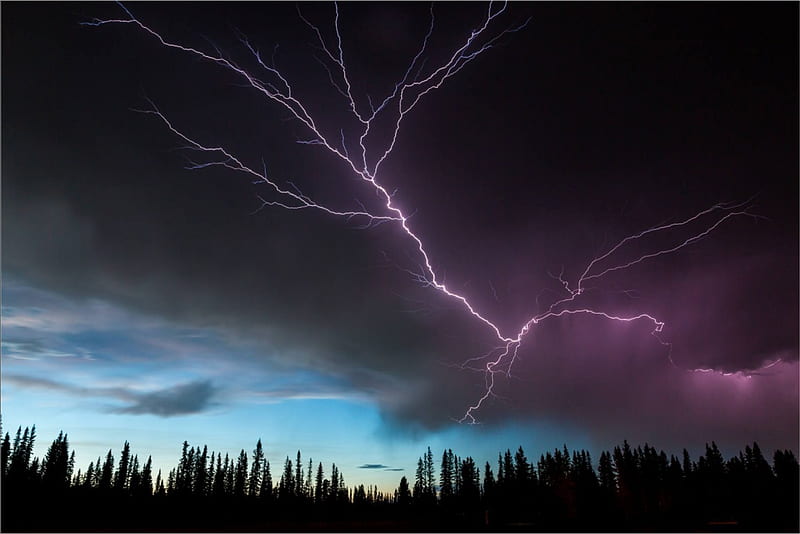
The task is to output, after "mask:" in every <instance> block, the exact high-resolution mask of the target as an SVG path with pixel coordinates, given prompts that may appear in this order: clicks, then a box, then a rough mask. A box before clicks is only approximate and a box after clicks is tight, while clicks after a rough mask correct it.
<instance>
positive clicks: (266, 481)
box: [259, 461, 274, 499]
mask: <svg viewBox="0 0 800 534" xmlns="http://www.w3.org/2000/svg"><path fill="white" fill-rule="evenodd" d="M273 493H274V490H273V487H272V472H271V471H270V467H269V461H267V462H266V464H265V465H264V474H263V476H262V477H261V491H260V492H259V494H260V496H261V497H262V498H266V499H271V498H272V496H273Z"/></svg>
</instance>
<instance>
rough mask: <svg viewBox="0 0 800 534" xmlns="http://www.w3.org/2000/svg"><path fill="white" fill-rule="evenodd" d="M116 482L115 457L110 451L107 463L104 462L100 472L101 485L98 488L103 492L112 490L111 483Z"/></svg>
mask: <svg viewBox="0 0 800 534" xmlns="http://www.w3.org/2000/svg"><path fill="white" fill-rule="evenodd" d="M113 480H114V455H112V454H111V449H109V450H108V454H107V455H106V461H105V462H103V468H102V470H101V471H100V483H99V484H98V487H99V488H100V489H101V490H102V491H108V490H110V489H111V483H112V482H113Z"/></svg>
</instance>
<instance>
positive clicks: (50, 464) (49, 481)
mask: <svg viewBox="0 0 800 534" xmlns="http://www.w3.org/2000/svg"><path fill="white" fill-rule="evenodd" d="M42 471H43V473H42V482H43V483H44V484H45V486H47V487H48V488H49V489H51V490H54V489H66V488H68V487H69V483H70V479H71V473H70V469H69V445H68V441H67V436H66V435H65V434H64V433H63V432H59V433H58V437H57V438H56V439H55V441H53V443H52V444H51V445H50V448H49V449H47V454H46V455H45V460H44V463H43V465H42Z"/></svg>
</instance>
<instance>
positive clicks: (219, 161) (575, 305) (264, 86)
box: [82, 2, 755, 424]
mask: <svg viewBox="0 0 800 534" xmlns="http://www.w3.org/2000/svg"><path fill="white" fill-rule="evenodd" d="M118 5H119V6H120V7H121V9H122V10H123V11H124V13H125V16H126V18H118V19H94V20H92V21H89V22H84V23H82V24H83V25H85V26H95V27H97V26H105V25H118V24H124V25H130V26H134V27H137V28H138V29H140V30H142V31H143V32H145V33H146V34H147V35H149V36H150V37H152V38H154V39H156V40H157V41H158V42H159V43H160V44H161V45H162V46H164V47H166V48H169V49H173V50H176V51H179V52H181V53H185V54H189V55H191V56H194V57H197V58H200V59H202V60H205V61H208V62H210V63H214V64H216V65H218V66H219V67H222V68H224V69H226V70H228V71H230V72H232V73H234V74H235V75H237V76H238V77H240V78H241V79H242V81H243V82H244V84H245V85H246V86H247V87H250V88H252V89H254V90H255V91H258V92H259V93H261V94H262V95H263V96H264V97H265V98H267V99H268V100H270V101H272V102H273V103H274V104H276V105H278V106H280V107H282V108H283V109H285V110H286V111H288V112H289V113H290V114H291V116H293V117H294V118H295V119H296V120H298V121H299V122H300V123H301V124H303V126H305V128H306V130H307V131H308V135H309V137H308V138H307V139H302V140H298V141H297V142H298V143H300V144H306V145H316V146H320V147H322V148H324V149H325V150H327V151H328V152H330V153H331V154H333V155H334V156H336V157H337V158H339V159H340V160H341V161H342V162H343V163H344V164H345V165H346V166H347V167H349V168H350V170H351V171H352V172H353V173H354V174H355V175H356V176H357V177H358V178H359V179H360V180H362V181H363V182H365V183H366V184H367V185H368V186H369V187H371V188H372V189H373V190H374V192H375V193H376V194H377V196H378V198H379V199H380V204H381V206H380V211H379V212H373V211H370V210H368V209H367V208H366V207H364V206H363V205H359V209H356V210H346V209H338V208H333V207H330V206H327V205H325V204H323V203H320V202H318V201H316V200H314V199H312V198H311V197H309V196H307V195H305V194H303V193H302V192H301V191H300V190H299V189H297V188H296V187H295V186H294V185H293V184H289V187H286V186H282V185H280V184H279V183H278V182H276V181H275V180H273V179H272V178H271V177H270V176H269V175H268V173H267V169H266V165H265V164H264V163H263V162H262V165H261V168H260V169H256V168H253V167H252V166H248V165H247V164H245V163H244V162H243V161H242V160H241V159H240V158H238V157H237V156H235V155H234V153H233V151H232V150H230V149H229V148H227V147H224V146H213V145H208V144H205V143H203V142H201V141H199V140H197V139H194V138H192V137H190V136H189V135H188V134H186V133H184V132H183V131H181V130H180V129H179V128H178V127H176V126H175V125H173V123H172V122H171V121H170V120H169V119H168V118H167V117H166V116H165V115H164V114H163V113H162V112H161V111H160V110H159V109H158V108H157V107H156V105H155V104H154V103H153V102H152V101H150V100H149V99H148V102H149V104H150V108H149V109H144V110H135V111H139V112H141V113H145V114H149V115H153V116H155V117H156V118H157V119H159V120H160V121H161V122H162V123H163V124H164V125H165V126H166V128H167V129H168V130H169V131H170V132H172V133H173V134H174V135H175V136H176V137H177V138H179V139H181V140H182V141H183V142H184V143H185V145H184V146H183V147H182V148H184V149H187V150H188V151H190V152H193V153H195V154H199V155H202V156H203V157H205V158H207V160H206V161H204V162H196V161H194V160H192V159H189V164H188V166H187V168H189V169H202V168H206V167H210V166H221V167H225V168H227V169H230V170H232V171H236V172H240V173H243V174H245V175H248V176H249V177H250V178H251V179H252V180H253V181H254V183H259V184H263V185H266V186H267V187H268V188H270V189H271V191H272V194H273V195H274V198H275V199H274V200H267V199H265V198H263V197H262V196H259V197H258V198H259V199H260V201H261V206H260V207H259V210H260V209H262V208H265V207H280V208H284V209H288V210H304V209H311V210H319V211H323V212H325V213H327V214H328V215H333V216H337V217H342V218H345V219H347V220H350V219H358V220H361V221H363V223H364V224H363V226H364V227H371V226H375V225H377V224H382V223H392V224H396V225H398V226H399V227H400V228H402V230H403V232H404V233H405V235H406V236H407V237H408V238H409V239H410V240H411V241H412V242H413V243H414V245H415V248H416V252H417V253H418V254H419V257H420V259H421V262H420V271H419V272H411V271H407V272H409V273H410V274H411V275H412V277H413V278H414V279H415V280H417V281H418V282H420V283H422V284H424V285H425V286H428V287H430V288H432V289H433V290H435V291H438V292H439V293H441V294H443V295H445V296H446V297H448V298H450V299H452V300H454V301H456V302H458V303H459V304H460V305H461V306H462V308H463V309H464V311H465V312H466V313H467V314H469V315H470V316H472V318H473V319H474V320H476V321H477V322H478V323H480V324H482V325H483V326H484V327H485V328H486V329H487V330H488V331H489V332H491V333H492V334H493V335H494V336H495V338H496V340H497V342H498V343H499V345H498V347H496V348H495V349H493V350H492V351H490V352H489V353H488V354H486V355H484V356H480V357H477V358H471V359H469V360H467V361H466V362H464V363H463V364H462V365H461V366H459V367H460V368H462V369H470V370H476V371H480V372H482V373H483V374H484V378H485V388H484V393H483V395H482V396H481V397H480V398H478V400H477V401H476V402H475V403H474V404H473V405H471V406H469V407H468V408H467V409H466V412H465V413H464V415H463V416H462V417H461V418H459V419H457V421H458V422H460V423H470V424H475V423H477V422H478V420H477V419H476V417H475V413H476V412H477V411H478V410H480V408H481V407H482V406H483V404H484V402H486V400H487V399H489V398H490V397H493V396H497V395H496V393H495V392H494V387H495V377H496V375H497V374H498V373H502V374H503V375H505V376H511V370H512V368H513V366H514V363H515V362H516V360H517V358H518V351H519V348H520V346H521V345H522V342H523V341H524V339H525V337H526V336H527V335H528V334H529V333H530V332H531V330H532V329H533V328H534V327H535V326H536V325H538V324H539V323H541V322H543V321H545V320H548V319H554V318H559V317H563V316H565V315H578V314H580V315H592V316H598V317H602V318H604V319H607V320H609V321H616V322H624V323H630V322H639V321H644V322H648V323H650V324H651V325H652V328H653V329H652V334H653V335H654V336H655V337H656V338H657V339H658V340H659V342H660V343H661V344H662V345H664V346H665V347H667V353H668V357H669V360H670V361H671V362H672V357H671V344H670V343H668V342H666V341H664V340H662V339H661V338H660V337H659V334H660V333H661V332H662V331H663V329H664V322H663V321H661V320H659V319H657V318H656V317H654V316H653V315H650V314H648V313H640V314H637V315H630V316H620V315H615V314H612V313H609V312H607V311H603V310H599V309H594V308H592V307H587V306H585V305H580V302H579V299H580V297H581V296H582V295H584V294H585V293H586V292H587V291H588V290H589V289H591V288H588V287H587V286H586V283H587V282H589V281H597V280H599V279H601V278H603V277H604V276H605V275H607V274H609V273H611V272H615V271H623V270H625V269H628V268H630V267H633V266H634V265H637V264H639V263H641V262H644V261H646V260H649V259H652V258H654V257H657V256H663V255H667V254H672V253H675V252H677V251H679V250H681V249H683V248H685V247H688V246H690V245H692V244H693V243H696V242H697V241H698V240H700V239H703V238H704V237H706V236H707V235H708V234H710V233H711V232H713V231H714V230H716V229H717V228H718V227H719V226H720V225H722V224H723V223H725V222H726V221H728V220H729V219H731V218H734V217H741V216H749V217H755V215H753V214H752V213H749V212H748V211H747V203H740V204H724V203H720V204H716V205H714V206H712V207H710V208H708V209H706V210H704V211H701V212H699V213H697V214H695V215H693V216H692V217H689V218H687V219H684V220H681V221H678V222H673V223H668V224H661V225H658V226H654V227H651V228H648V229H646V230H644V231H641V232H639V233H637V234H634V235H630V236H628V237H625V238H624V239H622V240H620V241H619V242H618V243H616V244H615V245H614V246H612V247H610V248H609V249H608V250H606V251H605V252H604V253H602V254H600V255H598V256H597V257H595V258H593V259H592V260H591V261H590V262H589V263H588V264H587V265H586V267H585V269H584V271H583V272H582V274H581V275H580V276H579V277H578V279H577V280H576V281H575V282H574V283H570V281H568V280H566V279H565V278H564V277H563V271H562V273H561V274H559V276H558V277H554V278H556V279H557V280H558V282H559V284H560V286H561V288H562V291H563V293H562V294H561V296H560V298H558V299H557V300H555V302H553V303H552V304H550V305H549V306H548V307H547V308H546V309H545V310H544V311H543V312H541V313H539V314H537V315H534V316H532V317H530V318H528V319H527V320H526V321H525V322H524V323H523V324H522V326H521V327H520V328H519V329H518V330H517V331H516V332H514V333H512V334H505V333H503V332H502V331H501V329H500V328H499V327H498V325H497V324H496V323H495V322H493V321H492V320H491V319H490V318H488V317H487V316H486V315H485V314H484V313H482V312H480V311H478V310H477V309H476V308H475V306H473V304H472V303H471V302H470V301H469V300H468V299H467V298H466V297H465V296H464V295H462V294H461V293H459V292H457V291H454V290H452V289H450V288H449V287H448V286H447V285H446V284H445V282H444V280H443V279H442V278H441V277H440V276H439V275H438V274H437V273H436V271H435V269H434V268H433V266H432V264H431V259H430V258H431V256H430V254H429V252H428V250H427V249H426V248H425V245H424V243H423V239H422V238H421V237H420V235H419V234H417V233H416V232H415V231H414V230H413V229H412V227H411V225H410V223H409V217H410V215H407V214H405V213H404V212H403V211H402V210H401V209H400V208H399V207H397V206H396V205H395V204H394V201H393V199H394V192H392V193H390V192H389V191H388V190H387V189H386V187H384V186H383V185H382V184H381V183H380V181H379V180H378V176H379V170H380V168H381V165H382V164H383V163H384V162H385V161H386V159H387V158H388V157H389V156H390V155H391V153H392V151H393V150H394V147H395V144H396V142H397V138H398V135H399V133H400V129H401V125H402V122H403V120H404V119H405V117H406V115H407V114H408V113H410V112H411V110H413V109H414V107H416V105H417V104H418V103H419V101H420V100H421V99H422V98H423V97H425V96H426V95H428V94H430V93H431V92H433V91H435V90H437V89H439V88H440V87H441V86H442V85H443V84H444V83H445V82H446V81H447V80H449V79H450V78H452V77H453V76H455V75H456V74H457V73H458V72H460V71H461V69H463V68H464V67H465V66H466V65H467V64H469V63H470V62H471V61H473V60H474V59H475V58H477V57H478V56H480V55H482V54H484V53H485V52H487V51H488V50H490V49H491V48H493V47H494V46H495V45H496V43H497V42H498V41H499V40H500V39H501V38H502V37H504V36H506V35H509V34H513V33H515V32H518V31H520V30H522V29H524V28H525V27H527V25H528V24H529V23H530V19H528V20H526V21H525V22H523V23H522V24H520V25H518V26H511V27H506V28H505V29H502V30H499V31H497V30H493V29H490V27H493V26H495V25H496V24H495V21H496V20H497V19H498V17H500V16H501V15H502V14H503V13H505V12H506V8H507V2H490V3H489V5H488V8H487V10H486V13H485V15H484V16H483V18H482V20H481V22H480V24H478V25H477V27H475V28H474V29H473V30H472V31H471V32H470V33H469V35H468V36H467V37H466V39H465V40H464V41H463V42H462V43H461V45H460V46H458V47H456V48H455V49H454V50H453V52H452V53H451V54H450V55H449V56H447V58H446V59H445V60H444V61H443V62H442V63H441V64H440V65H438V66H436V67H427V65H426V63H427V61H426V58H425V54H426V52H427V48H428V42H429V40H430V37H431V35H432V33H433V31H434V22H435V17H434V12H433V6H431V8H430V25H429V27H428V30H427V33H426V35H425V37H424V39H423V41H422V44H421V46H420V48H419V50H418V52H417V53H416V55H414V57H413V58H412V59H411V61H410V63H409V65H408V68H407V69H406V71H405V73H404V75H403V77H402V78H401V79H400V81H399V82H397V83H396V84H395V85H394V88H393V90H392V91H391V92H390V93H389V94H388V95H387V96H386V97H385V98H384V99H383V100H381V101H379V103H378V104H377V106H376V105H375V102H373V100H372V98H370V97H369V96H368V97H367V105H368V106H367V107H366V108H365V106H363V105H359V104H358V102H357V101H356V99H355V97H354V96H353V87H352V84H351V81H350V80H351V77H350V75H349V74H348V70H347V66H346V62H345V57H344V51H343V47H342V36H341V32H340V27H339V17H340V13H339V6H338V4H334V8H335V16H334V20H333V29H334V33H335V37H336V39H335V41H336V42H335V45H333V46H331V45H330V44H329V43H328V42H326V39H325V37H324V36H323V33H322V32H321V31H320V28H319V27H318V26H316V25H315V24H313V23H312V22H311V21H309V20H308V19H307V18H306V17H305V16H304V15H303V14H302V12H301V11H300V8H299V6H298V15H299V17H300V18H301V20H302V21H303V22H304V23H305V24H306V25H307V26H308V27H309V28H310V30H311V31H312V32H313V33H314V34H315V35H316V37H317V40H318V41H319V50H320V51H321V57H319V56H315V59H316V60H317V61H318V62H319V63H320V64H321V65H322V67H323V68H324V70H325V71H326V73H327V76H328V79H329V81H330V83H331V85H332V87H333V89H334V90H335V91H336V92H337V93H338V94H339V95H341V97H342V98H343V99H344V100H345V102H346V105H347V107H348V108H349V111H350V112H351V114H352V116H353V117H354V119H355V121H356V123H357V124H358V125H359V126H360V132H359V133H358V135H357V136H356V137H357V140H358V148H357V149H356V151H355V154H352V155H351V154H350V151H349V150H348V148H347V142H346V137H345V133H344V130H339V131H338V132H335V133H334V134H331V133H330V132H326V131H323V130H322V128H321V127H320V126H319V125H318V124H317V122H316V121H315V120H314V118H313V116H312V114H311V113H310V112H309V109H308V107H307V106H306V105H305V104H304V103H303V102H302V101H301V100H300V99H299V98H298V97H296V96H295V92H294V90H293V86H292V84H291V82H290V81H289V80H288V79H287V77H286V76H284V75H283V74H282V73H281V71H280V70H279V69H278V68H277V67H276V65H275V59H274V53H273V56H272V58H271V60H270V62H267V61H266V60H265V58H264V56H263V55H262V53H261V52H260V51H259V49H257V48H256V47H255V46H253V44H252V43H251V42H250V40H249V39H248V38H247V37H246V36H244V35H241V34H240V35H239V36H238V37H239V41H240V42H241V44H242V45H243V46H244V48H246V49H247V51H248V52H249V53H250V55H251V56H252V58H253V59H254V61H255V62H256V63H257V64H258V66H259V69H260V71H259V73H255V72H251V71H249V70H247V69H245V68H243V67H242V66H240V65H239V64H238V63H236V62H235V61H234V60H232V59H230V58H227V57H225V56H224V55H223V54H222V53H221V52H220V51H219V49H217V48H216V46H214V49H215V53H209V52H204V51H201V50H199V49H197V48H193V47H191V46H185V45H181V44H178V43H175V42H171V41H169V40H168V39H167V38H165V37H164V36H162V35H161V34H160V33H158V32H157V31H156V30H154V29H152V28H151V27H149V26H147V25H145V24H144V23H143V22H141V21H140V20H139V19H138V18H136V17H135V16H134V15H133V14H132V13H131V11H130V10H129V9H128V8H127V7H125V6H124V5H123V4H121V3H119V4H118ZM276 49H277V47H276ZM426 67H427V68H426ZM261 77H264V79H262V78H261ZM389 113H391V114H393V115H394V119H393V121H392V129H391V131H390V135H389V138H390V139H389V141H388V142H387V143H385V146H383V147H382V148H381V149H379V150H377V151H369V150H368V149H367V145H368V143H367V141H368V140H369V139H370V134H371V133H373V130H372V127H373V124H374V123H375V120H376V119H377V118H378V117H379V116H383V115H384V114H389ZM256 211H258V210H256ZM692 223H698V224H702V225H703V229H702V230H700V231H697V232H696V233H693V234H692V235H690V236H689V237H688V238H686V239H684V240H683V241H681V242H680V243H678V244H677V245H674V246H672V247H670V248H664V249H660V250H657V251H655V252H650V253H647V254H642V255H639V256H636V257H635V258H634V259H633V260H628V261H617V262H615V261H614V258H615V256H617V255H618V254H617V253H619V252H620V250H622V249H625V248H626V246H627V245H629V244H631V243H633V242H635V241H638V240H641V239H646V238H648V237H651V236H653V235H654V234H657V233H662V232H669V231H676V230H680V229H682V228H683V227H686V226H687V225H690V224H692ZM495 295H496V293H495ZM495 298H496V297H495ZM473 362H483V363H482V364H481V365H480V366H478V367H474V366H473V365H472V364H473ZM672 363H673V364H674V362H672ZM695 371H702V372H708V371H712V370H709V369H696V370H695Z"/></svg>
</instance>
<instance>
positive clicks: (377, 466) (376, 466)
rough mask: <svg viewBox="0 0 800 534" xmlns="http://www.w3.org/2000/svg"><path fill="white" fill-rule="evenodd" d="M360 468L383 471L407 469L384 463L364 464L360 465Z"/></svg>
mask: <svg viewBox="0 0 800 534" xmlns="http://www.w3.org/2000/svg"><path fill="white" fill-rule="evenodd" d="M358 468H359V469H381V470H383V471H405V469H403V468H402V467H390V466H388V465H384V464H363V465H359V466H358Z"/></svg>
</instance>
